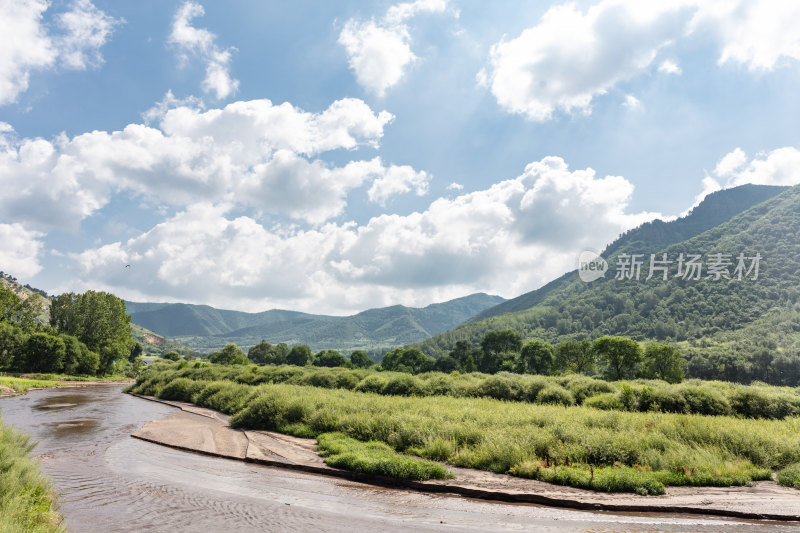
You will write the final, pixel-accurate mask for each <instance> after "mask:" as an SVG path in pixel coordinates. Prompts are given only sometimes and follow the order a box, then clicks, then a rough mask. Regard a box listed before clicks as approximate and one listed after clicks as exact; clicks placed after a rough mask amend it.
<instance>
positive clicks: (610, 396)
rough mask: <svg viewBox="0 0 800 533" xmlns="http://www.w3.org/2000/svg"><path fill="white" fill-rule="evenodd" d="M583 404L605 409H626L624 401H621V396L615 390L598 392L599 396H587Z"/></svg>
mask: <svg viewBox="0 0 800 533" xmlns="http://www.w3.org/2000/svg"><path fill="white" fill-rule="evenodd" d="M583 405H585V406H586V407H592V408H594V409H602V410H603V411H623V410H624V409H625V407H624V406H623V405H622V402H620V401H619V398H618V397H617V395H616V394H614V393H613V392H607V393H605V394H598V395H597V396H592V397H591V398H587V399H586V400H585V401H584V402H583Z"/></svg>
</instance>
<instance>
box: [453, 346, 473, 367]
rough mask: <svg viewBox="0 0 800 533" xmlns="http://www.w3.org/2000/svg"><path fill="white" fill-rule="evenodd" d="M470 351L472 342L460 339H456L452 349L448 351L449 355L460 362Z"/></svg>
mask: <svg viewBox="0 0 800 533" xmlns="http://www.w3.org/2000/svg"><path fill="white" fill-rule="evenodd" d="M471 352H472V344H470V342H469V341H465V340H460V341H456V344H455V346H453V349H452V350H451V351H450V357H452V358H453V359H455V360H456V361H457V362H458V363H459V364H461V363H463V362H464V360H465V359H466V358H467V356H468V355H469V354H470V353H471Z"/></svg>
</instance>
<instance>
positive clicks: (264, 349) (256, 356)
mask: <svg viewBox="0 0 800 533" xmlns="http://www.w3.org/2000/svg"><path fill="white" fill-rule="evenodd" d="M247 358H248V359H250V360H251V361H252V362H254V363H255V364H257V365H267V364H275V347H274V346H272V345H271V344H270V343H268V342H267V341H265V340H263V339H262V340H261V342H259V343H258V344H256V345H255V346H253V347H252V348H250V349H249V350H247Z"/></svg>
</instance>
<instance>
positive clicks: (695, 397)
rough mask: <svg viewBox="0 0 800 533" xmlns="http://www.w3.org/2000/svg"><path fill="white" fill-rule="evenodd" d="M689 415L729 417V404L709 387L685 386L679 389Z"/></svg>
mask: <svg viewBox="0 0 800 533" xmlns="http://www.w3.org/2000/svg"><path fill="white" fill-rule="evenodd" d="M678 390H680V392H681V394H682V395H683V398H684V399H685V400H686V405H687V407H688V410H689V412H690V413H696V414H699V415H730V414H732V412H733V410H732V409H731V404H730V402H729V401H728V399H727V398H725V396H723V395H722V394H721V393H720V392H718V391H716V390H714V389H711V388H709V387H698V386H692V385H687V386H683V387H681V388H680V389H678Z"/></svg>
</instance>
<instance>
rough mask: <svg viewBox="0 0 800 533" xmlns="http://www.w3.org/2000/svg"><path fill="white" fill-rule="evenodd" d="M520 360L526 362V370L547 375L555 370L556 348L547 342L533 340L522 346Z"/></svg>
mask: <svg viewBox="0 0 800 533" xmlns="http://www.w3.org/2000/svg"><path fill="white" fill-rule="evenodd" d="M520 361H521V362H522V363H523V364H524V369H525V372H528V373H530V374H543V375H547V374H549V373H550V372H552V370H553V364H554V363H555V349H554V348H553V346H551V345H550V344H548V343H546V342H543V341H540V340H538V339H537V340H532V341H530V342H529V343H527V344H526V345H525V346H523V347H522V351H521V352H520Z"/></svg>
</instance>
